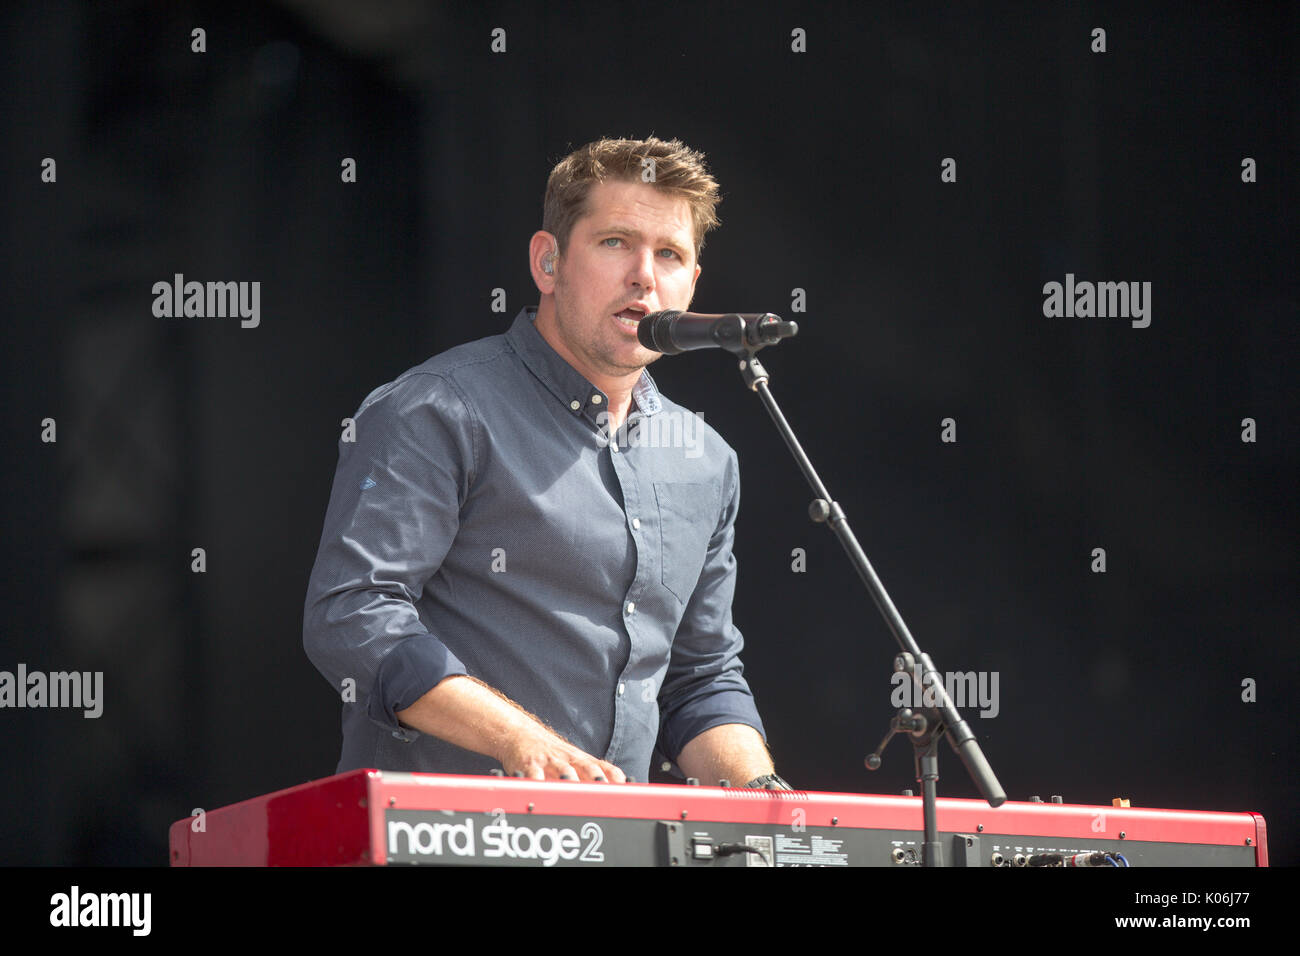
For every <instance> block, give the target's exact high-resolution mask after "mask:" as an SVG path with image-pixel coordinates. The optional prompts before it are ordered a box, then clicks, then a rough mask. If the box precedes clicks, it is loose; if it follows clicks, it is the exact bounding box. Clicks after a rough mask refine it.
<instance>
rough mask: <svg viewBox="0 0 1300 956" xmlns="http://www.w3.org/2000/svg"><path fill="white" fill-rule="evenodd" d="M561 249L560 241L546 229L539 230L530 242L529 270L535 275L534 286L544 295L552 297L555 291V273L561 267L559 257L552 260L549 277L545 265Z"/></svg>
mask: <svg viewBox="0 0 1300 956" xmlns="http://www.w3.org/2000/svg"><path fill="white" fill-rule="evenodd" d="M559 248H560V243H559V241H558V240H557V239H556V238H555V236H553V235H551V234H550V233H549V232H547V231H546V230H545V229H539V230H537V231H536V232H535V233H533V237H532V239H530V240H529V241H528V270H529V271H530V272H531V273H532V275H533V284H534V285H536V286H537V291H538V292H540V293H541V294H542V295H550V294H551V293H553V292H554V291H555V273H556V271H557V270H558V269H559V267H560V260H559V257H558V256H557V257H556V258H555V259H553V260H551V270H552V271H551V272H550V274H549V275H548V274H547V272H546V269H545V263H546V257H547V256H548V255H550V254H551V253H552V252H555V251H557V250H558V249H559Z"/></svg>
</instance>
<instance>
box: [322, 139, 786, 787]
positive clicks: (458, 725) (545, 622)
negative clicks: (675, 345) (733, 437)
mask: <svg viewBox="0 0 1300 956" xmlns="http://www.w3.org/2000/svg"><path fill="white" fill-rule="evenodd" d="M703 159H704V158H703V156H702V155H700V154H699V153H697V152H695V151H692V150H690V149H688V148H686V147H685V146H684V145H682V144H681V143H680V142H677V141H675V140H674V141H672V142H664V141H661V140H657V139H653V138H652V139H648V140H608V139H606V140H600V141H598V142H594V143H590V144H588V145H586V146H584V147H582V148H581V149H579V150H577V151H575V152H573V153H572V154H570V155H569V156H567V157H566V158H565V159H563V160H562V161H561V162H560V163H559V164H558V165H557V166H556V167H555V168H554V169H553V170H552V171H551V175H550V178H549V180H548V182H547V185H546V198H545V204H544V212H543V222H542V229H541V230H540V231H538V232H536V233H534V235H533V237H532V240H531V242H530V243H529V247H528V258H529V266H530V269H531V272H532V276H533V281H534V282H535V283H536V285H537V288H538V290H539V292H540V294H541V300H540V303H539V304H538V306H537V308H536V309H531V308H530V309H525V310H524V311H522V312H521V313H520V314H519V315H518V316H517V317H516V318H515V320H514V323H513V324H512V325H511V327H510V330H509V331H508V332H506V333H505V334H504V335H494V336H490V337H488V338H484V339H480V340H478V341H476V342H470V343H467V344H465V345H461V346H458V347H456V348H453V349H450V350H448V351H446V352H444V353H442V354H440V355H437V356H434V357H433V358H431V359H429V360H428V361H426V362H424V363H423V364H421V365H418V366H416V367H415V368H412V369H410V370H408V371H407V372H404V373H403V374H402V375H400V376H398V377H397V379H396V380H394V381H393V382H390V383H389V384H387V385H384V386H382V387H380V388H378V389H376V390H375V391H374V392H372V393H371V394H370V395H369V396H367V397H366V399H365V401H363V402H362V404H361V407H360V409H359V410H358V411H357V413H356V415H355V416H354V418H355V436H347V435H345V440H341V441H340V443H339V463H338V469H337V472H336V474H335V477H334V486H333V490H332V491H331V494H330V501H329V507H328V510H327V512H326V516H325V526H324V531H323V533H322V535H321V542H320V550H319V552H318V554H317V557H316V563H315V566H314V568H313V569H312V574H311V581H310V584H309V587H308V591H307V600H306V608H305V614H304V624H303V645H304V647H305V649H306V651H307V654H308V655H309V656H310V658H311V660H312V662H313V663H314V664H315V665H316V667H317V668H319V670H320V671H321V673H323V674H324V675H325V677H326V679H327V680H328V681H329V682H330V683H331V684H332V685H333V687H334V688H335V689H336V690H342V691H343V692H344V705H343V753H342V757H341V759H340V761H339V765H338V771H339V772H343V771H345V770H351V769H355V768H358V767H377V768H380V769H389V770H414V771H433V772H440V773H487V772H489V771H490V770H493V769H496V768H501V769H503V770H504V771H505V772H506V773H507V774H515V773H522V774H523V775H524V776H526V777H531V778H533V779H536V780H551V779H569V780H589V781H608V782H614V783H621V782H624V781H625V780H627V779H628V778H634V779H637V780H645V779H647V777H648V774H649V769H650V764H651V759H652V755H653V754H654V753H655V752H656V748H657V750H658V752H659V753H661V754H662V755H663V756H664V757H667V758H668V759H669V760H672V761H675V763H676V766H677V768H679V769H680V772H681V773H682V774H684V775H686V776H691V777H698V778H699V779H700V780H701V781H702V782H704V783H706V784H711V783H716V782H717V781H718V780H720V779H727V780H730V781H732V782H733V784H734V785H742V784H743V785H750V786H776V787H783V786H784V782H783V781H781V780H780V778H779V777H777V776H775V774H774V768H773V765H772V760H771V757H770V756H769V754H768V751H767V748H766V745H765V742H764V734H763V725H762V722H761V721H760V719H759V716H758V711H757V709H756V708H755V705H754V699H753V695H752V694H751V692H750V689H749V686H748V684H747V683H746V682H745V679H744V678H743V676H742V665H741V662H740V658H739V654H740V650H741V647H742V645H743V641H742V638H741V635H740V632H739V631H738V630H737V629H736V627H735V626H734V625H733V624H732V620H731V601H732V595H733V592H734V591H735V583H736V562H735V558H734V557H733V556H732V552H731V547H732V540H733V537H734V524H735V520H736V512H737V510H738V508H739V503H740V478H739V468H738V464H737V460H736V453H735V452H734V451H732V449H731V447H730V446H729V445H728V444H727V443H726V442H725V441H723V440H722V438H721V437H720V436H719V435H718V434H717V432H715V431H714V430H713V429H712V428H710V427H709V426H707V425H705V424H704V423H703V422H702V420H701V419H699V418H698V417H695V416H693V415H692V414H691V413H690V412H689V411H687V410H686V409H683V408H682V407H681V406H679V405H677V404H675V403H673V402H672V401H670V400H669V399H667V398H666V397H665V396H663V395H662V394H660V392H659V391H658V389H657V388H656V387H655V383H654V380H653V379H652V378H651V377H650V374H649V372H648V371H647V369H646V366H647V365H649V364H650V363H651V362H653V361H654V360H655V359H657V358H658V357H659V353H657V352H653V351H650V350H648V349H646V348H644V347H643V346H642V345H641V344H640V343H639V342H638V340H637V322H638V320H639V319H640V318H641V317H642V316H644V315H646V314H648V313H651V312H655V311H658V310H661V309H683V310H684V309H687V308H688V307H689V305H690V302H691V298H692V296H693V295H694V292H695V283H696V281H697V280H698V279H699V276H700V266H699V265H698V260H699V254H700V251H701V249H702V248H703V245H704V236H705V234H706V233H707V232H708V231H709V230H710V229H712V228H714V227H715V226H716V225H717V224H718V219H717V216H716V214H715V208H716V206H717V203H718V185H717V183H716V182H715V181H714V180H713V178H712V177H711V176H710V174H709V173H708V171H707V169H706V168H705V166H704V161H703ZM656 418H658V422H656V421H655V419H656ZM665 422H667V423H670V426H671V427H662V426H663V423H665ZM647 435H653V436H656V437H657V438H658V439H660V440H655V441H647V440H644V439H645V437H646V436H647ZM664 436H677V437H678V438H682V439H684V440H668V441H664V440H662V439H663V438H664ZM349 437H355V441H349V440H346V439H347V438H349ZM688 438H689V439H693V440H686V439H688Z"/></svg>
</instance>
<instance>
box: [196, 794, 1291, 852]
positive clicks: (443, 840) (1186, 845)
mask: <svg viewBox="0 0 1300 956" xmlns="http://www.w3.org/2000/svg"><path fill="white" fill-rule="evenodd" d="M938 823H939V835H940V839H941V841H942V844H943V852H944V862H945V864H947V865H949V866H1038V865H1080V864H1087V865H1106V866H1110V865H1123V864H1127V865H1129V866H1247V867H1249V866H1267V865H1268V849H1267V842H1266V831H1265V826H1264V818H1263V817H1262V816H1260V815H1259V814H1256V813H1217V812H1203V811H1189V810H1153V809H1143V808H1128V807H1124V808H1118V807H1092V806H1078V805H1070V804H1053V803H1010V802H1008V803H1005V804H1003V805H1002V806H1001V807H998V808H997V809H993V808H992V807H990V806H989V805H988V804H987V803H984V802H983V801H980V800H958V799H945V798H940V799H939V801H938ZM920 831H921V799H920V798H919V797H891V796H873V795H864V794H847V793H814V792H805V791H781V790H745V789H741V788H721V787H698V786H678V785H671V784H592V783H577V782H570V781H547V782H540V783H539V782H536V781H530V780H520V779H515V778H509V777H492V776H482V777H480V776H457V775H450V774H431V773H394V772H388V771H379V770H354V771H351V772H349V773H344V774H338V775H336V776H333V777H327V778H325V779H323V780H315V781H312V782H311V783H305V784H302V785H300V786H297V787H291V788H289V789H287V790H280V791H278V792H276V793H271V794H267V795H265V796H261V797H255V798H254V799H252V800H245V801H244V802H242V803H236V804H232V805H231V806H228V807H222V808H220V809H218V810H211V811H207V812H206V813H205V814H203V815H202V816H201V817H200V816H196V817H189V818H186V819H184V820H177V821H176V822H175V823H173V824H172V826H171V830H170V850H171V852H170V856H171V864H172V865H173V866H349V865H352V866H355V865H375V866H383V865H393V864H460V865H477V866H539V867H551V866H677V867H686V866H692V867H698V866H712V867H717V866H914V865H919V864H920V860H921V842H922V834H921V832H920Z"/></svg>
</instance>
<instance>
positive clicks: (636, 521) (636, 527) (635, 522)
mask: <svg viewBox="0 0 1300 956" xmlns="http://www.w3.org/2000/svg"><path fill="white" fill-rule="evenodd" d="M632 530H633V531H640V530H641V519H640V518H633V519H632Z"/></svg>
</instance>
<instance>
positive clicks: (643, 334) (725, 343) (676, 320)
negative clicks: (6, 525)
mask: <svg viewBox="0 0 1300 956" xmlns="http://www.w3.org/2000/svg"><path fill="white" fill-rule="evenodd" d="M798 331H799V326H798V325H797V324H796V323H794V322H786V321H785V320H784V319H782V318H780V317H779V316H775V315H773V314H772V313H771V312H750V313H745V314H741V313H739V312H729V313H727V314H726V315H699V314H697V313H695V312H678V311H677V310H676V309H668V310H666V311H663V312H651V313H650V314H649V315H647V316H646V317H645V318H644V319H642V320H641V324H640V325H638V326H637V330H636V337H637V338H638V339H639V340H640V342H641V344H642V345H644V346H645V347H646V348H648V349H650V350H651V351H654V352H663V353H664V354H665V355H680V354H681V353H682V352H689V351H690V350H692V349H726V350H727V351H728V352H735V353H736V354H738V355H739V354H740V353H742V352H744V351H746V350H750V351H757V350H758V349H761V348H762V347H763V346H765V345H775V344H776V343H777V342H779V341H781V340H782V339H785V338H789V337H790V336H792V335H795V334H796V333H797V332H798Z"/></svg>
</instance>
